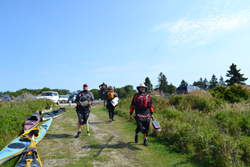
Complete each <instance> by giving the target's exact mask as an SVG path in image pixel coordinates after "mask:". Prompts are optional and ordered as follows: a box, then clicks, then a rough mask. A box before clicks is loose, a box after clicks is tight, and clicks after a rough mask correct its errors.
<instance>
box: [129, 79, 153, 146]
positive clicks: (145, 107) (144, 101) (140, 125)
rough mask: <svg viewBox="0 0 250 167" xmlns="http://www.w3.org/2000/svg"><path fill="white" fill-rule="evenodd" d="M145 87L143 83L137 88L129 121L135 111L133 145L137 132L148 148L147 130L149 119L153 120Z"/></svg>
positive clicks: (150, 102)
mask: <svg viewBox="0 0 250 167" xmlns="http://www.w3.org/2000/svg"><path fill="white" fill-rule="evenodd" d="M147 88H148V87H147V86H145V84H144V83H142V84H140V85H139V86H137V90H138V93H137V94H135V95H134V97H133V100H132V102H131V106H130V116H129V117H130V119H131V117H132V114H133V112H134V110H135V117H134V118H135V120H136V125H137V128H136V130H135V143H138V136H139V132H140V131H141V132H142V133H143V139H144V145H145V146H148V143H147V135H148V130H149V124H150V119H149V117H152V118H154V116H153V113H154V108H153V102H152V99H151V97H150V95H149V94H147V93H146V91H147Z"/></svg>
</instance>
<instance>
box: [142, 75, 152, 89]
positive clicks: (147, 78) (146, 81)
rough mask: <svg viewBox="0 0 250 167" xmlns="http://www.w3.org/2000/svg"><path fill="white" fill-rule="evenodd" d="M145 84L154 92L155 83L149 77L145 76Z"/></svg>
mask: <svg viewBox="0 0 250 167" xmlns="http://www.w3.org/2000/svg"><path fill="white" fill-rule="evenodd" d="M144 84H145V85H146V86H147V87H148V90H147V91H148V92H152V91H153V85H152V83H151V81H150V79H149V77H146V78H145V82H144Z"/></svg>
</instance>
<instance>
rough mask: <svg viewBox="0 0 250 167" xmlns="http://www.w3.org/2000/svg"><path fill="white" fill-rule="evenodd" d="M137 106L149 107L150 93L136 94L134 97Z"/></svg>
mask: <svg viewBox="0 0 250 167" xmlns="http://www.w3.org/2000/svg"><path fill="white" fill-rule="evenodd" d="M134 102H135V106H136V108H149V107H150V95H149V94H144V95H139V94H137V95H135V98H134Z"/></svg>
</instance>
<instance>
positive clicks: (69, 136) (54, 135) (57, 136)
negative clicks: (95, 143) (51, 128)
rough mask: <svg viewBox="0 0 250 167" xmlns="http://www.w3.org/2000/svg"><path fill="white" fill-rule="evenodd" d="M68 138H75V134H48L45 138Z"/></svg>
mask: <svg viewBox="0 0 250 167" xmlns="http://www.w3.org/2000/svg"><path fill="white" fill-rule="evenodd" d="M66 138H74V136H72V135H68V134H46V136H45V138H44V140H51V139H66Z"/></svg>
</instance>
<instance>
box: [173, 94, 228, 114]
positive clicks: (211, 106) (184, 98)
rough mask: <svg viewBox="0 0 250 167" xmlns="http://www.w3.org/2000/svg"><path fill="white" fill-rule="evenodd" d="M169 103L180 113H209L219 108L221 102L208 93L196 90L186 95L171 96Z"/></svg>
mask: <svg viewBox="0 0 250 167" xmlns="http://www.w3.org/2000/svg"><path fill="white" fill-rule="evenodd" d="M169 103H170V104H171V105H173V106H175V107H176V108H177V109H178V110H181V111H184V110H199V111H202V112H211V111H213V110H215V109H216V108H218V107H220V106H221V104H223V101H220V100H218V99H216V98H213V96H212V95H211V93H209V92H204V91H201V90H196V91H192V93H191V94H188V95H175V96H171V98H170V100H169Z"/></svg>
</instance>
